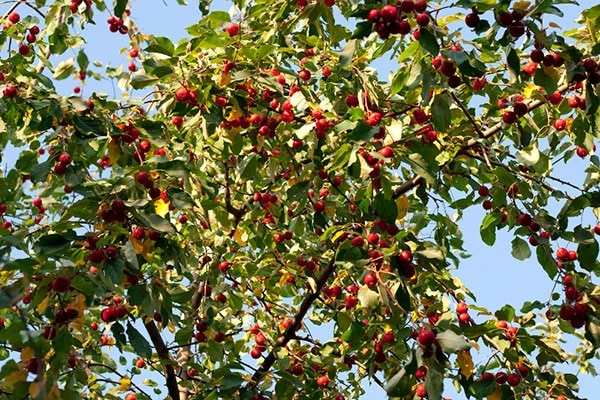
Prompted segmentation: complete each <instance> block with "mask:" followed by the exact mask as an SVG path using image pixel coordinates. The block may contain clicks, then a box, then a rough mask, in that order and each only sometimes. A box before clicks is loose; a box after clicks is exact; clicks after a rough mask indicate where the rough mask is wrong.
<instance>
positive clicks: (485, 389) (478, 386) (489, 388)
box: [469, 379, 496, 399]
mask: <svg viewBox="0 0 600 400" xmlns="http://www.w3.org/2000/svg"><path fill="white" fill-rule="evenodd" d="M495 391H496V380H495V379H488V380H485V381H484V380H478V381H476V382H475V383H473V384H472V385H471V386H469V392H470V393H471V395H473V396H475V398H477V399H483V398H484V397H487V396H489V395H491V394H492V393H494V392H495Z"/></svg>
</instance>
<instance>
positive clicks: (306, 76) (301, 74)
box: [298, 69, 311, 82]
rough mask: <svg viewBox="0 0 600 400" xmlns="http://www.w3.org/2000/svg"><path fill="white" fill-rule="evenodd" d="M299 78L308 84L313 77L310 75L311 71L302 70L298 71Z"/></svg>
mask: <svg viewBox="0 0 600 400" xmlns="http://www.w3.org/2000/svg"><path fill="white" fill-rule="evenodd" d="M298 76H299V77H300V79H302V80H303V81H304V82H306V81H308V80H309V79H310V76H311V75H310V71H307V70H305V69H301V70H300V71H298Z"/></svg>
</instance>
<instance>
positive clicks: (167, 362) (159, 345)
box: [144, 320, 180, 400]
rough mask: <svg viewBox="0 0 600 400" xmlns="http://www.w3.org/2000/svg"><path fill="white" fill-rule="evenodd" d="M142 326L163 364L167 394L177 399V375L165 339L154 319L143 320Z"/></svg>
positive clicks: (173, 399) (174, 399)
mask: <svg viewBox="0 0 600 400" xmlns="http://www.w3.org/2000/svg"><path fill="white" fill-rule="evenodd" d="M144 326H145V327H146V331H147V332H148V335H149V336H150V340H151V341H152V344H153V345H154V348H155V349H156V354H158V358H160V361H161V364H162V366H163V371H164V373H165V377H166V380H167V390H168V391H169V396H171V399H172V400H179V399H180V397H179V385H178V384H177V375H176V374H175V368H174V367H173V364H172V361H171V357H170V355H169V349H167V346H166V345H165V341H164V340H163V338H162V336H160V332H159V331H158V328H157V327H156V325H155V324H154V321H152V320H149V321H148V322H144Z"/></svg>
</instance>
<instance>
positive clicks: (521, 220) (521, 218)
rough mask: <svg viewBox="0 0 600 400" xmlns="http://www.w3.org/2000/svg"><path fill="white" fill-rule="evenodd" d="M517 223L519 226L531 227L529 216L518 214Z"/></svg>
mask: <svg viewBox="0 0 600 400" xmlns="http://www.w3.org/2000/svg"><path fill="white" fill-rule="evenodd" d="M517 221H518V222H519V225H521V226H529V225H531V221H532V219H531V215H529V214H526V213H521V214H519V217H518V218H517Z"/></svg>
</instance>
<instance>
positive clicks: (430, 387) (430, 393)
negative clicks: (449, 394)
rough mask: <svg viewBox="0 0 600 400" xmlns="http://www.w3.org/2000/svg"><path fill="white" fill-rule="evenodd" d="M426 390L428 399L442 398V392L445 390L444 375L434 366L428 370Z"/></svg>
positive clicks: (436, 399) (438, 399) (437, 399)
mask: <svg viewBox="0 0 600 400" xmlns="http://www.w3.org/2000/svg"><path fill="white" fill-rule="evenodd" d="M425 390H426V391H427V399H429V400H441V398H442V392H443V391H444V377H443V376H442V374H441V373H440V371H438V370H437V369H434V368H429V369H428V370H427V375H426V377H425Z"/></svg>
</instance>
